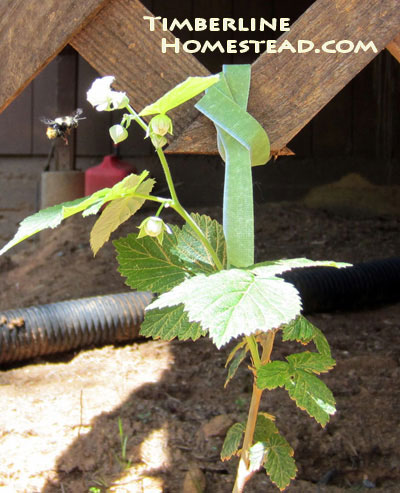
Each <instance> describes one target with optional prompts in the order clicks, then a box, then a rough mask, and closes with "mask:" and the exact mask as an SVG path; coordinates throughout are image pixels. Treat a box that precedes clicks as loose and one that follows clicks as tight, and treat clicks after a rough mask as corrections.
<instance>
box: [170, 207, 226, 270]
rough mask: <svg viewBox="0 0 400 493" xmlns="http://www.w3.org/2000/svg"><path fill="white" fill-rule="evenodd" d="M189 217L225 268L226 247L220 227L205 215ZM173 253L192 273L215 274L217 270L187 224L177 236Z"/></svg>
mask: <svg viewBox="0 0 400 493" xmlns="http://www.w3.org/2000/svg"><path fill="white" fill-rule="evenodd" d="M191 217H192V218H193V220H194V221H195V223H196V224H197V225H198V226H199V228H200V229H201V230H202V232H203V233H204V235H205V237H206V238H207V240H208V241H209V242H210V244H211V246H212V248H213V249H214V251H215V252H216V254H217V255H218V258H219V259H220V261H221V263H222V265H224V266H225V265H226V245H225V238H224V232H223V229H222V225H221V224H219V223H218V222H217V221H215V220H213V219H211V218H210V217H208V216H206V215H200V214H191ZM174 253H176V255H177V256H178V257H179V258H180V259H181V260H182V261H183V262H184V263H185V265H186V266H187V267H189V268H191V270H192V271H193V272H215V271H217V270H218V269H217V267H216V266H215V264H214V261H213V259H212V257H211V255H210V254H209V252H208V250H207V249H206V248H205V247H204V245H203V243H202V242H201V241H200V240H199V239H198V237H197V236H196V235H195V233H194V231H193V229H192V228H191V227H190V226H189V225H188V224H185V225H184V226H183V227H182V229H181V230H180V232H179V233H178V235H177V244H176V247H175V248H174Z"/></svg>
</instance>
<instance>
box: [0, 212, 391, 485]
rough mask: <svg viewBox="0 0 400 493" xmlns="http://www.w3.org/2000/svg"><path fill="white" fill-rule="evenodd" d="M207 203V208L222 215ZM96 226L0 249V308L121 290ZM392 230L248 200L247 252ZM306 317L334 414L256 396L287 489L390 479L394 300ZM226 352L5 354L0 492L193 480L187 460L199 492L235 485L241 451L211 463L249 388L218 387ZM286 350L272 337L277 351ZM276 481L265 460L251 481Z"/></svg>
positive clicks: (369, 243)
mask: <svg viewBox="0 0 400 493" xmlns="http://www.w3.org/2000/svg"><path fill="white" fill-rule="evenodd" d="M203 212H204V211H203ZM205 212H207V213H209V214H210V215H212V216H213V217H215V218H217V219H218V218H219V216H220V212H221V211H220V210H219V209H213V210H209V211H205ZM142 217H143V215H141V216H140V217H139V218H138V219H137V220H136V221H134V223H133V224H129V225H126V226H124V227H123V229H122V231H118V232H117V235H116V236H119V235H121V234H122V235H124V234H126V233H127V232H129V231H130V230H133V228H134V225H135V224H137V223H139V222H140V220H141V219H142ZM92 223H93V220H92V219H81V218H71V219H69V220H68V221H67V222H66V224H65V225H63V226H62V227H60V228H58V229H56V230H54V231H49V232H46V233H43V234H42V235H41V238H40V240H35V241H30V242H28V243H27V244H26V245H24V246H23V245H21V246H18V247H17V248H15V249H14V251H11V252H10V254H6V256H4V257H2V258H0V273H1V281H2V283H1V284H2V290H1V292H0V309H1V310H5V309H9V308H13V307H26V306H30V305H35V304H43V303H47V302H54V301H59V300H65V299H71V298H79V297H83V296H91V295H97V294H107V293H115V292H121V291H124V290H127V289H128V288H127V287H126V286H125V285H124V281H123V279H122V278H121V277H120V276H119V274H118V273H117V272H116V261H115V258H114V249H113V247H112V245H111V244H108V245H107V246H106V247H104V248H103V249H102V250H101V251H100V252H99V254H98V256H97V257H96V259H93V257H92V254H91V252H90V249H89V241H88V240H89V231H90V227H91V224H92ZM399 226H400V218H395V217H374V218H371V217H369V218H362V217H358V218H352V217H349V216H348V215H334V214H333V213H328V212H325V211H318V210H311V209H307V208H305V207H303V206H301V205H296V204H272V205H271V204H268V205H263V206H259V207H258V208H257V211H256V230H257V259H258V260H264V259H275V258H281V257H287V258H290V257H301V256H306V257H308V258H313V259H335V260H340V261H347V262H361V261H366V260H370V259H375V258H384V257H389V256H393V255H398V252H399V251H400V248H399V247H400V236H399V229H400V228H399ZM309 318H310V320H311V321H312V322H313V323H314V324H315V325H316V326H318V327H319V328H321V329H322V330H323V331H324V332H325V334H326V336H327V337H328V340H329V342H330V343H331V346H332V350H333V356H334V357H335V358H336V360H337V366H336V368H335V369H334V370H333V371H332V372H330V373H329V374H327V375H326V376H324V381H325V382H326V383H327V384H328V385H329V386H330V388H331V389H332V390H333V392H334V395H335V397H336V399H337V413H336V415H335V416H333V418H332V420H331V422H330V423H329V424H328V425H327V427H326V428H325V429H322V428H321V427H320V426H319V425H318V424H317V423H315V422H313V421H312V420H311V419H310V418H309V417H308V416H307V415H306V414H305V413H304V412H302V411H300V410H298V409H297V408H296V406H295V404H294V403H293V402H292V401H291V400H290V399H289V398H288V396H287V395H286V393H285V392H284V391H282V392H280V391H279V390H278V391H273V392H270V393H267V395H265V396H264V399H263V401H262V410H264V411H266V412H268V413H271V414H274V415H276V418H277V424H278V427H279V428H280V429H281V431H282V433H283V434H284V436H285V437H286V438H287V440H288V441H289V442H290V443H291V445H292V446H293V448H294V450H295V458H296V461H297V465H298V468H299V472H298V477H297V480H296V481H293V482H292V484H291V485H290V487H289V488H288V491H289V492H293V493H295V492H296V493H297V492H302V493H306V492H307V493H308V492H310V493H313V492H315V493H317V492H320V493H323V492H326V493H336V492H344V491H363V490H368V489H371V490H373V491H376V492H387V493H395V492H398V491H400V427H399V424H400V423H399V422H400V395H399V377H400V358H399V354H400V350H399V348H400V303H398V304H394V305H391V306H385V307H378V308H372V307H366V309H365V310H359V311H353V312H347V313H339V312H338V313H326V314H318V315H313V316H310V317H309ZM230 348H231V345H229V346H228V347H224V348H223V349H222V350H220V351H218V350H217V349H216V348H215V346H213V345H212V343H210V341H209V340H208V339H202V340H200V341H198V342H195V343H192V342H175V341H174V342H170V343H167V342H161V341H147V340H138V341H132V342H130V343H129V344H125V345H118V346H107V347H104V348H89V349H85V350H81V351H75V352H73V353H68V354H64V355H58V356H51V357H41V358H38V359H36V360H34V361H30V362H25V363H23V364H22V363H20V364H14V365H13V366H8V367H4V366H3V367H2V369H1V370H2V371H0V384H1V387H0V392H1V398H0V493H5V492H7V493H8V492H10V493H34V492H41V493H56V492H57V493H59V492H61V493H84V492H89V491H92V492H96V493H97V492H105V491H110V492H111V491H112V492H120V493H122V492H138V493H141V492H146V493H153V492H154V493H156V492H171V493H172V492H174V493H175V492H177V493H179V492H185V493H191V492H196V491H202V490H196V487H195V483H193V481H192V482H190V480H189V479H188V478H189V475H188V471H191V473H192V475H193V474H195V473H196V471H197V474H198V475H199V477H200V480H199V482H200V483H201V482H202V481H203V480H205V483H206V489H205V491H206V492H208V493H225V492H226V493H228V492H230V491H231V490H232V485H233V481H234V475H235V467H236V463H237V460H236V459H233V460H231V461H229V462H224V463H222V462H221V461H220V460H219V452H220V448H221V445H222V441H223V436H222V435H223V434H224V433H225V431H226V428H227V427H228V426H229V425H230V423H232V422H234V421H241V420H244V419H245V416H246V414H247V407H248V402H249V398H250V392H251V378H250V374H249V370H248V369H247V368H246V365H244V366H243V367H242V368H241V369H240V370H239V372H238V375H237V377H236V378H235V379H234V380H233V382H231V384H230V385H229V386H228V387H227V389H226V390H224V389H223V384H224V381H225V377H226V370H225V368H224V363H225V359H226V356H227V354H228V352H229V350H230ZM290 349H291V346H290V345H289V344H288V343H282V342H281V341H279V340H278V341H277V343H276V345H275V348H274V352H273V358H278V359H279V358H282V357H283V355H285V354H287V353H288V352H289V350H290ZM268 394H269V395H268ZM215 417H219V418H218V419H217V423H216V421H215V419H213V418H215ZM119 425H121V431H122V437H121V435H120V429H119ZM123 442H125V445H126V447H124V444H123ZM125 448H126V450H125ZM185 478H186V482H185ZM95 488H98V489H95ZM273 491H278V490H277V489H276V488H275V487H274V486H272V485H271V483H270V482H269V480H268V478H267V477H266V475H265V474H264V473H262V472H260V473H258V474H256V476H255V477H254V478H253V479H252V480H251V481H250V482H249V484H248V486H247V488H246V492H249V493H250V492H254V493H256V492H257V493H258V492H260V493H261V492H265V493H268V492H273Z"/></svg>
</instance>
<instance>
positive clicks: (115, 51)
mask: <svg viewBox="0 0 400 493" xmlns="http://www.w3.org/2000/svg"><path fill="white" fill-rule="evenodd" d="M143 16H152V14H151V12H149V11H148V10H147V9H146V8H145V7H144V6H143V5H142V3H141V2H140V1H139V0H111V1H110V2H109V4H107V5H106V6H105V8H104V9H102V10H101V12H99V14H98V15H97V16H96V18H94V19H93V20H92V22H91V23H89V24H88V25H87V26H86V27H85V28H84V29H82V30H81V31H80V32H79V33H78V34H77V35H76V36H75V37H74V38H73V39H71V41H70V43H71V45H72V46H73V47H74V48H75V49H76V50H77V51H78V52H79V53H80V55H81V56H82V57H83V58H85V59H86V60H87V61H88V62H89V64H90V65H92V67H94V68H95V69H96V70H97V71H98V72H99V73H100V74H102V75H114V76H115V77H116V82H115V87H117V88H119V89H120V90H122V91H125V92H126V93H127V94H128V96H129V98H130V102H131V104H132V106H133V107H134V108H135V109H136V110H137V111H139V110H141V109H142V108H143V107H144V106H146V105H147V104H149V103H152V102H153V101H155V100H156V99H157V98H158V97H160V96H162V95H163V94H164V93H165V92H167V91H169V90H170V89H171V88H172V87H174V86H175V85H177V84H178V83H180V82H182V81H183V80H184V79H186V78H187V77H188V76H190V75H192V76H195V75H202V76H204V75H209V71H208V70H207V69H206V68H205V67H204V66H203V65H202V64H201V63H200V62H199V61H197V60H196V58H195V57H194V56H193V55H190V54H188V53H184V52H182V51H181V52H180V53H179V55H178V54H175V52H174V51H173V50H169V51H167V52H166V53H164V54H163V53H162V52H161V39H162V38H166V39H167V43H172V42H173V41H174V40H175V37H174V36H173V35H172V34H171V33H170V32H168V31H162V29H161V24H160V22H159V21H157V22H156V23H155V30H154V31H152V32H150V30H149V22H148V21H145V20H143ZM197 114H198V112H197V111H196V110H195V109H194V108H193V104H187V105H183V106H182V107H180V108H178V109H177V110H175V111H174V112H173V116H174V132H175V133H176V134H177V135H179V133H180V132H181V131H183V130H184V129H185V128H187V126H188V125H189V124H190V123H191V122H192V121H193V119H194V118H195V117H196V116H197Z"/></svg>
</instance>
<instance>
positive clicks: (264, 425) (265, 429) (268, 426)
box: [253, 413, 279, 443]
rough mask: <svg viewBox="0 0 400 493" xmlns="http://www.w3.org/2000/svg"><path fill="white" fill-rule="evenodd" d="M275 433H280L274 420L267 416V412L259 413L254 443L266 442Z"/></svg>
mask: <svg viewBox="0 0 400 493" xmlns="http://www.w3.org/2000/svg"><path fill="white" fill-rule="evenodd" d="M275 433H279V431H278V428H277V427H276V425H275V423H274V422H273V420H272V419H270V418H267V417H266V416H265V414H263V413H259V414H258V416H257V421H256V427H255V429H254V436H253V443H257V442H265V441H267V440H268V439H269V438H271V436H272V435H275Z"/></svg>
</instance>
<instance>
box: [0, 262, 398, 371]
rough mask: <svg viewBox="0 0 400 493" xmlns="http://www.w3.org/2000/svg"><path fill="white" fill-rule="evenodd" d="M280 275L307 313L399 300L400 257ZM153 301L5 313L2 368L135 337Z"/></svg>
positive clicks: (147, 297) (128, 298)
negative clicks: (292, 289)
mask: <svg viewBox="0 0 400 493" xmlns="http://www.w3.org/2000/svg"><path fill="white" fill-rule="evenodd" d="M281 277H283V278H284V279H285V280H286V281H288V282H290V283H292V284H294V286H296V288H297V289H298V291H299V292H300V296H301V298H302V302H303V313H312V312H323V311H325V312H326V311H333V310H337V309H349V308H350V309H352V308H359V307H361V306H371V305H376V304H378V303H389V302H396V301H400V257H393V258H389V259H384V260H376V261H372V262H366V263H362V264H356V265H354V266H353V267H347V268H343V269H336V268H331V267H308V268H302V269H293V270H292V271H288V272H286V273H284V274H282V275H281ZM151 299H152V295H151V293H146V292H138V293H136V292H130V293H121V294H114V295H107V296H96V297H93V298H82V299H79V300H72V301H62V302H59V303H51V304H48V305H42V306H37V307H31V308H21V309H16V310H8V311H5V312H3V313H0V364H1V363H11V362H14V361H21V360H25V359H29V358H33V357H35V356H40V355H44V354H51V353H58V352H63V351H70V350H71V349H76V348H80V347H84V346H90V345H93V344H97V345H101V344H109V343H113V342H118V341H126V340H129V339H134V338H135V337H137V336H138V334H139V326H140V323H141V322H142V320H143V316H144V309H145V307H146V306H147V305H148V304H149V303H150V301H151Z"/></svg>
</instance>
